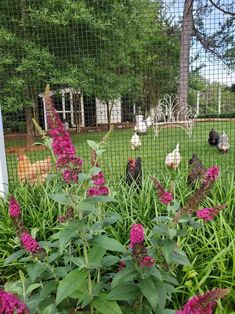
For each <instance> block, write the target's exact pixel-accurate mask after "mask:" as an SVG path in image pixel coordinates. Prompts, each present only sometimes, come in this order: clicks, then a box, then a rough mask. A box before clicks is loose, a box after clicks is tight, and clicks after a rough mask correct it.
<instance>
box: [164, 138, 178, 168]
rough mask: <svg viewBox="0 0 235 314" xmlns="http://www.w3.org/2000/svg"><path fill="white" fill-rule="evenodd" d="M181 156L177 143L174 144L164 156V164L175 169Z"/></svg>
mask: <svg viewBox="0 0 235 314" xmlns="http://www.w3.org/2000/svg"><path fill="white" fill-rule="evenodd" d="M180 160H181V156H180V152H179V143H178V144H177V145H176V148H175V149H174V150H173V151H172V152H171V153H169V154H168V155H167V156H166V160H165V164H166V165H167V167H169V168H172V169H176V168H178V166H179V164H180Z"/></svg>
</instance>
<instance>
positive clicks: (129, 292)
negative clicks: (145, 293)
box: [106, 282, 140, 301]
mask: <svg viewBox="0 0 235 314" xmlns="http://www.w3.org/2000/svg"><path fill="white" fill-rule="evenodd" d="M139 295H140V288H139V287H138V286H137V285H136V284H134V283H126V282H124V283H121V284H120V285H118V286H117V287H115V288H113V289H112V290H111V292H110V293H109V294H108V295H107V297H106V299H107V300H116V301H118V300H119V301H122V300H123V301H128V300H133V299H136V298H138V296H139Z"/></svg>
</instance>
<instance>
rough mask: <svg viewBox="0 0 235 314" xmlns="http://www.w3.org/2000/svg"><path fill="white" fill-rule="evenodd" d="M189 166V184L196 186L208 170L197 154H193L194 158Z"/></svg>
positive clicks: (189, 162)
mask: <svg viewBox="0 0 235 314" xmlns="http://www.w3.org/2000/svg"><path fill="white" fill-rule="evenodd" d="M188 165H189V167H190V170H189V174H188V179H187V182H188V184H190V185H194V184H195V183H196V181H197V180H200V179H201V178H202V177H203V176H204V175H205V173H206V168H205V167H204V166H203V164H202V162H201V160H200V159H199V158H198V157H197V155H196V154H193V156H192V158H191V159H190V160H189V161H188Z"/></svg>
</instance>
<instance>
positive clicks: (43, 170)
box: [17, 154, 51, 183]
mask: <svg viewBox="0 0 235 314" xmlns="http://www.w3.org/2000/svg"><path fill="white" fill-rule="evenodd" d="M50 169H51V157H47V158H46V159H44V160H39V161H36V162H35V163H31V161H30V160H29V158H28V157H27V156H26V155H25V154H23V155H20V156H19V157H18V167H17V173H18V179H19V181H21V182H23V183H25V182H28V183H43V182H45V180H46V177H47V175H48V172H49V171H50Z"/></svg>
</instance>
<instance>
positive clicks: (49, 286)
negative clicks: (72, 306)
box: [40, 280, 58, 299]
mask: <svg viewBox="0 0 235 314" xmlns="http://www.w3.org/2000/svg"><path fill="white" fill-rule="evenodd" d="M57 284H58V283H57V281H55V280H50V281H44V282H43V283H42V285H43V288H42V290H41V292H40V298H41V299H45V298H47V297H48V296H49V295H50V294H51V293H52V292H55V291H56V290H57Z"/></svg>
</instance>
